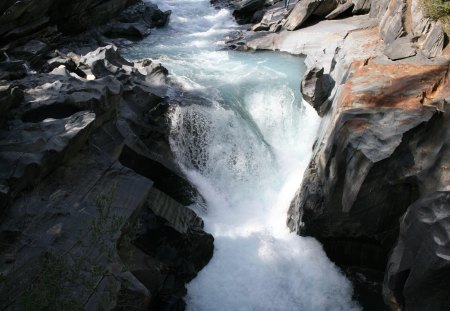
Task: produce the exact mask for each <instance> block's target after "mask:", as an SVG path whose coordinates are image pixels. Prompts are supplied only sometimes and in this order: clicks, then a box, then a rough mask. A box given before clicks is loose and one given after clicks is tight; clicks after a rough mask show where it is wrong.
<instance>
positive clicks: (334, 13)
mask: <svg viewBox="0 0 450 311" xmlns="http://www.w3.org/2000/svg"><path fill="white" fill-rule="evenodd" d="M354 5H355V4H354V3H353V2H351V1H347V2H345V3H343V4H340V5H339V6H338V7H337V8H336V9H334V10H333V11H331V12H330V13H328V15H326V16H325V18H326V19H333V18H336V17H338V16H339V15H341V14H344V13H346V12H347V11H349V10H350V9H352V8H353V6H354Z"/></svg>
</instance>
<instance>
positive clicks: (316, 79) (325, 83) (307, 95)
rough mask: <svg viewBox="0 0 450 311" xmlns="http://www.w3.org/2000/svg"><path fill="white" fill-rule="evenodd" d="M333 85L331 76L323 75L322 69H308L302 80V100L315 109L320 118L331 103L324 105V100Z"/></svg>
mask: <svg viewBox="0 0 450 311" xmlns="http://www.w3.org/2000/svg"><path fill="white" fill-rule="evenodd" d="M334 84H335V82H334V80H333V79H332V78H331V76H330V75H329V74H324V68H317V67H313V68H310V69H309V70H308V71H307V72H306V73H305V76H304V77H303V79H302V83H301V92H302V95H303V98H304V99H305V100H306V101H307V102H308V103H309V104H310V105H311V106H313V107H314V109H316V111H317V113H318V114H319V115H320V116H323V115H324V114H325V113H326V112H327V111H328V109H329V105H330V103H331V102H330V101H328V102H327V103H326V100H327V99H328V97H329V96H330V93H331V90H332V89H333V87H334Z"/></svg>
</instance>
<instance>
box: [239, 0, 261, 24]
mask: <svg viewBox="0 0 450 311" xmlns="http://www.w3.org/2000/svg"><path fill="white" fill-rule="evenodd" d="M265 3H266V1H265V0H242V1H240V2H239V3H238V4H237V8H236V9H235V10H234V11H233V16H234V18H235V19H236V21H237V22H238V23H239V24H246V23H249V22H250V21H251V19H252V18H253V15H254V14H255V12H256V11H259V10H260V9H262V8H263V7H264V4H265Z"/></svg>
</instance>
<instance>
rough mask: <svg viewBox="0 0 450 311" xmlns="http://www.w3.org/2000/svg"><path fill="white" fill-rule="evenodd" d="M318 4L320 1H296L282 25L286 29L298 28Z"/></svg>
mask: <svg viewBox="0 0 450 311" xmlns="http://www.w3.org/2000/svg"><path fill="white" fill-rule="evenodd" d="M320 4H321V1H317V0H303V1H299V2H297V3H296V4H295V6H294V8H293V9H292V11H291V12H290V13H289V15H288V17H287V19H286V22H285V23H284V25H283V27H284V28H285V29H286V30H296V29H298V28H300V27H301V26H302V24H303V23H304V22H305V21H306V20H307V19H308V18H309V17H310V16H311V15H312V14H313V12H314V11H315V10H316V9H317V8H318V7H319V5H320Z"/></svg>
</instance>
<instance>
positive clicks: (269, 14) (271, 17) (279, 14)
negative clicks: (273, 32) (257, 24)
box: [261, 8, 286, 26]
mask: <svg viewBox="0 0 450 311" xmlns="http://www.w3.org/2000/svg"><path fill="white" fill-rule="evenodd" d="M285 15H286V10H285V9H284V8H273V9H269V10H267V11H266V13H265V14H264V16H263V18H262V19H261V23H262V24H265V25H270V26H272V25H273V24H275V23H278V22H280V21H281V20H282V19H283V18H284V17H285Z"/></svg>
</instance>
